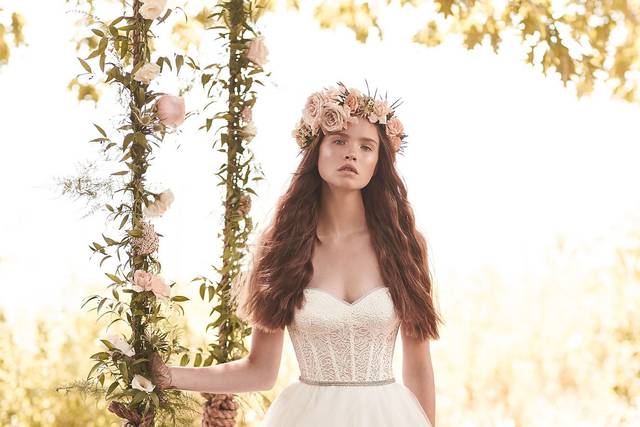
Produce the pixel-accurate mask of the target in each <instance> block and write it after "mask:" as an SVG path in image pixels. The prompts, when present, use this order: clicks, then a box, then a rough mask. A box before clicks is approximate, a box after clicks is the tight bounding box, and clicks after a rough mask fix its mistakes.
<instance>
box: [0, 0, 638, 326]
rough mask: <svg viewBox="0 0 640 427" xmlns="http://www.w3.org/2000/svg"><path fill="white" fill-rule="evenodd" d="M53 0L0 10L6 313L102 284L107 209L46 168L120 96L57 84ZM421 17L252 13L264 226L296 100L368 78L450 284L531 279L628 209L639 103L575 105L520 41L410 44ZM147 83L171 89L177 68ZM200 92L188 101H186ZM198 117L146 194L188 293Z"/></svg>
mask: <svg viewBox="0 0 640 427" xmlns="http://www.w3.org/2000/svg"><path fill="white" fill-rule="evenodd" d="M61 3H62V2H35V1H30V2H25V1H22V2H17V1H13V2H8V5H7V6H6V8H7V9H8V10H19V11H20V12H22V13H23V14H24V15H25V17H26V22H27V27H26V28H25V35H26V39H27V41H28V42H29V46H28V47H26V48H21V49H19V50H14V51H13V54H12V59H11V63H10V65H9V66H8V67H4V68H2V69H0V93H1V94H2V100H3V102H1V103H0V117H2V127H1V128H0V137H1V139H2V141H3V146H4V151H3V155H2V156H0V180H1V182H2V184H3V189H4V194H5V199H6V200H8V203H5V204H4V206H5V208H4V209H2V210H1V211H0V286H2V293H1V294H0V295H1V296H0V307H2V308H3V309H4V310H5V311H6V312H7V315H8V317H9V320H10V321H12V322H22V321H26V320H28V319H30V318H32V317H33V316H34V315H35V314H37V313H38V312H39V313H45V312H49V313H50V314H52V313H59V312H61V310H63V309H67V310H70V311H73V310H78V309H79V306H80V302H81V299H82V298H83V297H84V296H86V295H88V294H89V293H91V292H93V290H94V289H96V287H97V289H100V287H101V286H103V285H104V286H106V284H107V280H106V277H105V276H104V274H103V272H102V270H101V269H100V268H99V267H98V263H99V261H100V259H99V258H93V259H91V260H90V259H89V255H90V250H89V248H88V245H89V244H90V242H92V241H98V240H99V239H100V238H101V236H100V234H101V233H102V232H103V231H105V229H104V220H103V217H102V216H101V215H94V216H93V217H89V218H87V219H82V218H81V217H82V215H83V213H84V212H85V208H84V207H83V203H73V202H71V201H70V200H69V199H67V198H64V197H59V196H58V195H57V193H56V189H55V186H54V178H55V177H60V176H67V175H73V174H74V173H75V171H76V165H78V164H81V163H84V162H85V161H87V160H90V159H99V154H98V153H97V152H96V150H95V147H94V146H91V145H90V144H89V143H88V142H86V141H88V140H89V139H91V138H94V137H95V136H96V132H95V130H94V128H93V126H92V124H91V123H92V122H97V123H100V124H101V125H108V124H109V123H110V122H109V118H110V117H111V116H112V114H113V112H115V111H117V106H115V105H113V104H111V105H109V103H108V102H105V104H106V105H100V106H99V107H98V109H94V107H93V105H91V104H88V103H85V104H82V105H81V104H79V103H78V102H77V101H76V99H75V94H73V93H71V92H69V91H67V89H66V85H67V83H68V82H69V80H70V79H72V78H73V77H74V76H75V74H76V73H79V72H80V71H81V67H80V65H79V64H78V62H77V60H76V53H75V51H74V47H73V44H72V43H71V42H70V39H71V38H72V36H73V32H74V31H76V29H75V27H74V25H73V23H74V22H75V20H76V18H77V15H74V14H72V13H66V12H67V11H68V10H69V9H70V7H67V6H62V5H61ZM420 16H421V15H420V14H419V13H415V12H413V11H412V9H411V8H405V10H400V9H399V8H398V7H396V8H394V9H392V10H390V11H389V13H387V14H385V15H384V16H383V17H382V21H381V25H382V26H383V28H386V29H387V33H386V37H385V40H384V41H383V42H380V41H378V40H376V37H375V32H374V34H373V35H372V37H370V39H369V43H368V44H367V45H366V46H363V45H361V44H358V43H357V42H356V41H355V40H354V36H353V34H352V33H351V32H350V31H347V30H337V31H326V30H320V29H319V28H318V26H317V24H316V23H315V22H314V21H313V20H312V19H311V18H310V16H309V14H307V15H305V16H300V15H298V14H294V13H282V14H279V15H278V16H266V17H265V18H263V19H262V20H261V22H260V25H259V27H258V28H259V29H260V30H261V31H262V33H263V34H264V36H265V37H266V43H267V46H268V48H269V51H270V53H269V62H268V63H267V65H266V68H267V70H268V71H271V72H272V76H271V78H267V79H265V82H266V87H264V88H263V87H260V86H257V87H256V88H257V90H258V91H259V95H260V96H259V101H258V104H257V106H256V108H255V109H254V120H255V122H256V126H257V128H258V132H259V134H258V136H257V137H256V138H255V139H254V140H253V141H252V143H251V144H252V146H253V150H254V151H255V153H256V155H257V157H258V159H259V161H260V162H261V165H262V168H263V170H264V173H265V175H266V181H265V182H264V184H263V185H261V186H259V187H257V190H258V192H259V194H260V195H261V198H260V199H259V200H256V201H254V209H253V214H254V218H255V219H256V221H257V222H258V223H259V224H262V223H263V222H264V221H265V220H266V215H267V214H270V213H271V209H272V208H273V206H274V203H275V201H276V198H277V197H278V195H280V194H281V193H282V192H283V191H284V189H285V188H286V186H287V184H288V180H289V178H290V176H291V173H292V172H293V170H294V169H295V166H296V163H297V161H298V158H297V146H296V144H295V142H294V141H293V139H292V138H291V136H290V133H291V129H292V127H293V125H294V124H295V122H296V120H297V119H298V117H299V114H300V110H301V109H302V107H303V104H304V101H305V99H306V96H307V95H308V94H310V93H311V92H313V91H316V90H319V89H320V88H322V87H325V86H328V85H333V84H335V82H336V81H338V80H340V81H343V82H345V83H346V84H347V85H348V86H356V87H360V88H361V90H366V88H365V85H364V79H365V78H366V79H367V81H368V82H369V85H370V87H371V88H372V89H375V88H379V92H382V93H384V92H385V91H387V92H388V94H389V98H390V99H391V100H395V99H396V98H402V100H403V105H402V106H400V108H399V110H398V114H399V116H400V117H401V119H402V120H403V122H404V124H405V129H406V131H407V133H408V134H409V146H408V148H407V150H406V152H405V153H406V156H405V157H401V158H400V159H399V161H398V168H399V171H400V173H401V175H402V176H403V177H404V179H405V182H406V184H407V186H408V190H409V199H410V201H411V203H412V205H413V207H414V210H415V212H416V216H417V221H418V227H419V228H420V229H421V230H423V231H424V232H425V234H426V236H427V238H428V239H429V246H430V249H431V256H432V257H433V258H432V260H433V265H434V271H435V277H436V281H438V282H440V284H439V288H440V293H441V294H443V296H444V295H446V286H447V283H446V282H445V278H446V277H447V276H448V275H450V274H454V273H455V274H464V273H465V272H473V271H476V270H477V269H479V268H481V267H482V266H486V265H489V266H491V267H492V268H495V269H496V270H500V271H502V272H505V273H508V274H512V275H513V276H512V277H524V276H525V275H527V274H528V273H530V272H532V271H533V269H535V268H536V265H537V264H538V263H539V262H541V260H542V259H543V256H544V253H545V248H546V247H548V246H549V245H551V244H552V243H553V241H554V239H555V238H556V236H557V235H565V236H570V237H572V238H575V239H588V238H589V236H592V235H596V234H602V233H604V232H606V230H607V229H608V228H609V227H611V225H612V224H614V223H616V222H617V221H620V220H621V218H623V217H624V216H625V215H626V213H628V212H631V211H633V210H637V209H638V205H639V203H638V202H639V197H640V196H638V193H637V191H636V190H637V188H636V187H637V185H636V184H637V182H638V180H639V178H640V176H639V175H640V169H639V168H638V167H637V159H638V158H639V157H640V155H639V154H640V153H639V151H640V148H639V147H640V144H638V141H637V137H636V136H635V135H636V134H637V127H634V123H636V124H637V123H638V120H639V119H640V113H639V111H638V108H637V106H632V105H628V104H625V103H623V102H619V101H612V100H609V99H608V97H607V96H606V94H604V93H601V94H597V95H595V96H593V97H591V98H589V99H582V100H580V101H578V100H577V99H576V98H575V97H574V95H573V94H572V93H571V91H570V90H567V89H564V88H563V87H562V85H561V83H560V81H559V78H557V77H551V78H545V77H544V76H543V75H542V74H541V73H540V72H539V71H537V70H533V69H531V67H530V66H527V65H524V63H523V62H522V61H521V59H520V55H519V54H517V53H516V52H517V51H516V50H515V47H513V46H512V47H505V48H504V51H503V52H502V53H501V54H500V55H494V54H493V53H492V52H491V51H490V50H489V49H484V48H483V49H478V50H476V51H473V52H468V51H466V50H465V49H463V48H461V47H460V43H459V42H458V41H457V40H452V41H451V42H450V43H447V44H445V45H443V46H440V47H437V48H431V49H428V48H425V47H423V46H419V45H412V44H410V43H409V42H408V41H409V40H410V39H411V36H412V35H413V33H414V32H415V31H416V30H417V29H418V28H419V27H420V26H421V25H422V24H423V20H422V19H420ZM53 26H55V27H56V29H55V30H53V29H50V28H53ZM154 84H156V85H159V86H158V87H159V88H162V90H166V91H170V90H172V89H171V88H172V87H173V86H171V85H172V84H174V79H171V78H170V77H169V76H166V77H165V76H163V77H161V78H160V79H158V81H157V82H156V83H154ZM105 100H108V97H107V96H105ZM203 104H204V103H199V100H194V99H187V109H191V110H195V109H198V108H201V106H202V105H203ZM114 107H115V109H114ZM211 114H212V113H210V115H211ZM203 121H204V118H203V117H202V116H200V117H198V116H194V117H192V118H190V119H189V120H188V121H187V122H186V123H185V125H184V126H183V127H182V129H181V133H180V134H179V135H176V136H171V137H169V138H168V139H167V140H166V141H165V143H164V144H163V146H162V149H161V150H159V151H158V152H157V155H156V158H155V159H154V160H153V161H152V168H151V170H150V171H149V174H148V179H149V183H150V184H151V186H152V189H153V190H163V189H165V188H170V189H171V190H172V191H173V193H174V194H175V196H176V199H175V202H174V204H173V205H172V207H171V208H170V209H169V211H168V212H167V213H166V214H165V215H164V216H163V217H162V218H160V219H156V220H155V222H154V223H155V225H156V230H157V231H159V232H160V233H162V234H163V235H164V236H165V237H164V238H163V239H162V240H161V248H160V253H159V256H160V260H161V262H162V265H163V275H164V276H165V277H166V278H167V279H168V280H169V281H178V282H180V283H181V284H183V285H184V286H185V287H186V286H187V285H188V282H189V281H190V279H191V278H193V277H196V276H198V275H201V274H205V275H209V276H210V277H212V278H213V277H214V276H213V271H212V270H211V269H210V267H209V266H210V265H211V264H213V263H216V264H217V263H218V261H217V249H218V243H219V239H218V238H217V233H218V230H219V228H220V225H221V211H220V200H221V193H220V192H219V189H220V187H216V184H217V182H218V181H217V177H215V176H214V175H213V174H214V172H215V171H216V170H217V169H218V167H219V165H220V162H221V161H222V160H223V159H222V157H221V156H219V155H218V154H219V153H216V152H214V150H211V148H210V145H211V143H210V140H211V135H212V134H211V135H205V134H203V133H201V132H198V131H197V130H196V129H197V128H198V127H199V126H200V125H201V124H202V123H203ZM112 171H114V169H109V170H103V171H101V172H102V174H103V175H107V174H108V173H110V172H112ZM105 234H107V235H108V236H111V237H118V236H117V235H115V233H113V232H111V233H110V232H105ZM104 266H108V267H112V264H108V263H105V264H104ZM106 271H111V269H110V268H109V269H107V270H106ZM514 285H517V283H514ZM81 286H82V287H81Z"/></svg>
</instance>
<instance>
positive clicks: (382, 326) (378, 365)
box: [288, 286, 400, 383]
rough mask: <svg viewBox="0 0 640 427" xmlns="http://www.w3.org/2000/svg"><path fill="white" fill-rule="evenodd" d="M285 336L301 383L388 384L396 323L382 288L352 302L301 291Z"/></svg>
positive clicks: (385, 289) (388, 296) (317, 291)
mask: <svg viewBox="0 0 640 427" xmlns="http://www.w3.org/2000/svg"><path fill="white" fill-rule="evenodd" d="M304 297H305V298H304V304H303V305H302V307H301V308H300V309H297V310H296V311H295V315H294V320H293V322H291V325H290V326H288V331H289V336H290V338H291V342H292V344H293V348H294V351H295V354H296V359H297V361H298V366H299V369H300V380H301V381H305V382H322V383H327V382H335V383H341V382H346V383H356V382H363V383H375V382H379V383H388V382H392V381H395V380H394V378H393V367H392V364H393V352H394V347H395V342H396V337H397V334H398V328H399V326H400V322H399V319H398V317H397V315H396V313H395V310H394V306H393V300H392V298H391V294H390V293H389V288H388V287H386V286H378V287H376V288H374V289H372V290H371V291H369V292H367V293H366V294H365V295H363V296H361V297H360V298H358V299H357V300H356V301H354V302H353V303H349V302H347V301H344V300H342V299H340V298H338V297H336V296H334V295H332V294H330V293H329V292H327V291H324V290H321V289H317V288H306V289H305V290H304Z"/></svg>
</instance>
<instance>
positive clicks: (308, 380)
mask: <svg viewBox="0 0 640 427" xmlns="http://www.w3.org/2000/svg"><path fill="white" fill-rule="evenodd" d="M298 379H299V380H300V382H303V383H305V384H311V385H347V386H350V385H384V384H391V383H394V382H395V381H396V379H395V378H394V377H391V378H387V379H385V380H377V381H316V380H310V379H307V378H303V377H302V375H301V376H300V377H298Z"/></svg>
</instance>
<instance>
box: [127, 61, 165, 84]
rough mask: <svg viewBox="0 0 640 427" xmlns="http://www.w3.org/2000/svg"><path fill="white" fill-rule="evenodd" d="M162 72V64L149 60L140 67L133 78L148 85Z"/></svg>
mask: <svg viewBox="0 0 640 427" xmlns="http://www.w3.org/2000/svg"><path fill="white" fill-rule="evenodd" d="M159 74H160V66H159V65H158V64H152V63H149V62H147V63H146V64H144V65H143V66H142V67H140V68H139V69H138V71H136V72H135V74H134V75H133V79H134V80H135V81H138V82H140V83H144V84H146V85H148V84H149V83H150V82H151V80H153V79H155V78H156V77H158V75H159Z"/></svg>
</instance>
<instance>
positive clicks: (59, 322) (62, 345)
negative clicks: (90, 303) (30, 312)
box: [0, 311, 118, 427]
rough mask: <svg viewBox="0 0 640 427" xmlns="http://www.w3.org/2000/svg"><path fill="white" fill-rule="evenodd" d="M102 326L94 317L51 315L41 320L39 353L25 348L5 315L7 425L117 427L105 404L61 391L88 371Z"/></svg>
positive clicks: (0, 387) (1, 365) (3, 417)
mask: <svg viewBox="0 0 640 427" xmlns="http://www.w3.org/2000/svg"><path fill="white" fill-rule="evenodd" d="M98 330H99V326H98V325H97V324H96V322H95V321H93V320H92V319H89V315H86V314H83V315H81V316H78V315H74V316H72V315H67V316H65V317H63V318H61V319H54V318H53V316H51V315H50V314H49V315H47V316H46V317H44V316H43V317H42V318H40V319H38V321H37V332H36V340H37V341H36V348H35V351H31V352H30V351H27V350H25V349H24V348H21V347H19V346H18V345H17V344H16V342H15V340H14V337H15V335H17V334H20V333H22V334H24V333H26V331H25V330H18V329H16V330H15V331H14V332H12V331H11V330H10V328H9V325H8V324H7V323H6V319H5V317H4V314H3V313H2V311H0V348H1V349H2V351H1V352H0V425H1V426H3V427H12V426H16V427H18V426H19V427H23V426H30V427H45V426H87V427H93V426H96V427H98V426H115V425H118V424H116V422H117V420H118V419H117V417H115V416H112V415H111V414H110V413H109V412H108V411H107V410H106V404H105V402H98V403H96V401H95V400H94V399H92V398H91V397H87V396H83V395H80V394H78V393H66V392H65V391H57V390H56V389H57V387H59V386H60V385H62V384H63V383H64V382H68V381H70V380H72V379H73V378H75V377H81V376H83V375H84V374H85V372H86V371H88V369H89V367H90V365H91V362H90V361H89V360H88V359H87V357H86V354H87V353H89V352H91V347H93V346H95V345H96V344H95V339H96V336H97V335H98Z"/></svg>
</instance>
